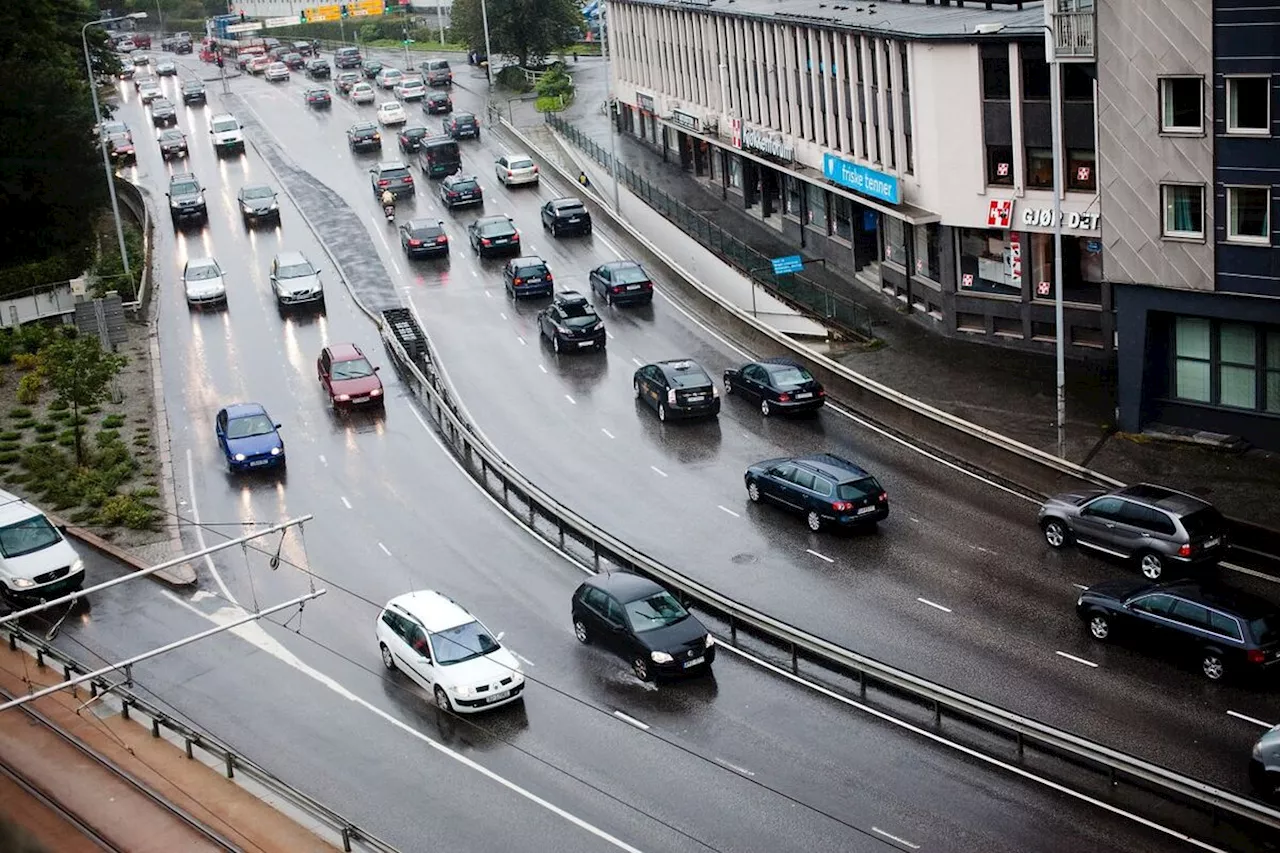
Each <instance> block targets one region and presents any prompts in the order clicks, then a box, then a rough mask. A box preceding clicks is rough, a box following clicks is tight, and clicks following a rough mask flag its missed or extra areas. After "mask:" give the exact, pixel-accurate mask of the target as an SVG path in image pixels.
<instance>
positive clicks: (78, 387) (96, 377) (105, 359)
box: [40, 329, 126, 465]
mask: <svg viewBox="0 0 1280 853" xmlns="http://www.w3.org/2000/svg"><path fill="white" fill-rule="evenodd" d="M125 361H126V359H125V357H124V356H122V355H116V354H115V353H110V352H106V351H104V350H103V349H102V346H101V345H100V344H99V343H98V339H97V338H95V337H91V336H89V335H78V334H76V333H75V332H74V330H72V329H68V330H64V331H63V332H61V333H60V334H56V335H54V336H53V337H51V338H50V339H49V340H48V342H46V343H45V345H44V346H43V347H41V349H40V372H41V373H43V374H44V376H45V378H46V379H47V380H48V381H49V387H50V388H52V389H53V390H54V392H56V393H57V395H58V399H59V400H62V401H64V402H66V403H69V404H70V405H71V415H72V420H71V423H72V425H73V427H74V429H75V436H76V464H78V465H84V464H85V459H84V448H83V445H82V443H81V440H80V431H81V424H80V408H81V407H82V406H85V407H87V406H92V405H95V404H96V403H99V402H101V401H102V400H103V399H104V398H105V397H106V396H107V388H108V386H109V385H110V384H111V380H112V379H115V378H116V374H118V373H119V372H120V370H121V368H123V367H124V365H125Z"/></svg>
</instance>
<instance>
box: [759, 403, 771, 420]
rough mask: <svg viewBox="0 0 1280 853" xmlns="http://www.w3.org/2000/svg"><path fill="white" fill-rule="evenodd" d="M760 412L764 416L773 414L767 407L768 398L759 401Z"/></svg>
mask: <svg viewBox="0 0 1280 853" xmlns="http://www.w3.org/2000/svg"><path fill="white" fill-rule="evenodd" d="M760 414H762V415H764V416H765V417H766V418H767V417H769V415H771V414H773V410H772V409H770V408H769V401H768V400H761V401H760Z"/></svg>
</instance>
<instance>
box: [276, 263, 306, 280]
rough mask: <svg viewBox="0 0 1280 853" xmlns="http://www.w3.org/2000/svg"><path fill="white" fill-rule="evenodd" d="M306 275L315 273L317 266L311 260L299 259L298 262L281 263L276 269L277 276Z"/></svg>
mask: <svg viewBox="0 0 1280 853" xmlns="http://www.w3.org/2000/svg"><path fill="white" fill-rule="evenodd" d="M304 275H315V268H314V267H312V266H311V263H310V262H309V261H298V262H297V263H296V264H281V265H280V267H279V268H278V269H277V270H276V278H300V277H302V276H304Z"/></svg>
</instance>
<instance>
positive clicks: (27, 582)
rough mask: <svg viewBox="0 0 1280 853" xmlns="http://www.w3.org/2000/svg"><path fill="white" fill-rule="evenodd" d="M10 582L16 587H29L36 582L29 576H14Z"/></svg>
mask: <svg viewBox="0 0 1280 853" xmlns="http://www.w3.org/2000/svg"><path fill="white" fill-rule="evenodd" d="M12 583H13V585H14V586H15V587H17V588H18V589H30V588H31V587H33V586H35V585H36V582H35V581H33V580H32V579H31V578H14V579H13V581H12Z"/></svg>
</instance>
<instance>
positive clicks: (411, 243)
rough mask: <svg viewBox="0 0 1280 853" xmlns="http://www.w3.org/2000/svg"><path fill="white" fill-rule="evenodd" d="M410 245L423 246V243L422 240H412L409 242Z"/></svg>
mask: <svg viewBox="0 0 1280 853" xmlns="http://www.w3.org/2000/svg"><path fill="white" fill-rule="evenodd" d="M409 245H410V246H421V245H422V241H421V240H410V241H409Z"/></svg>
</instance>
